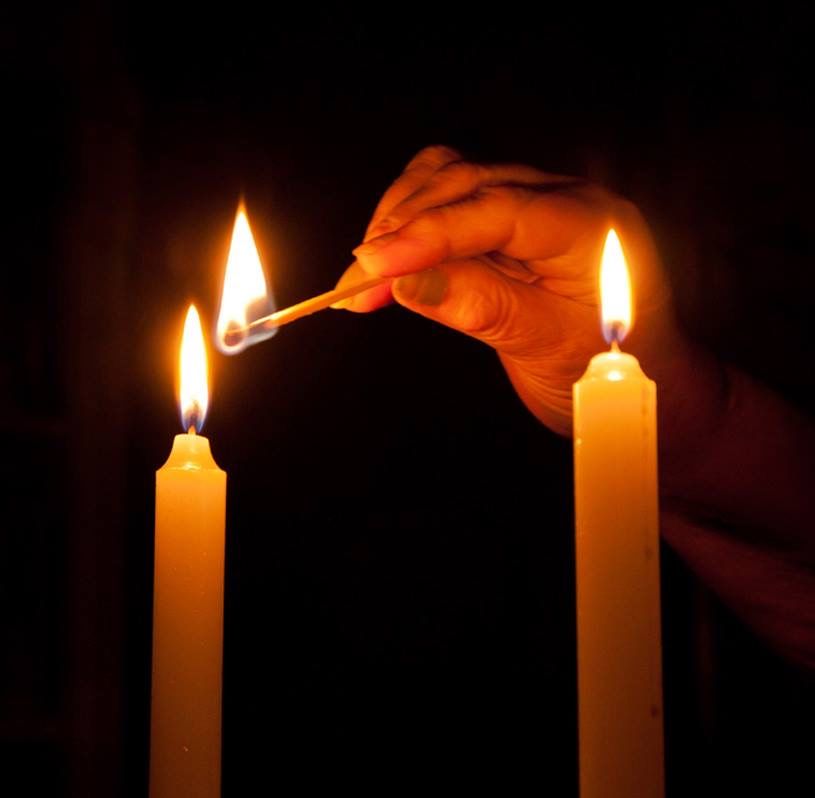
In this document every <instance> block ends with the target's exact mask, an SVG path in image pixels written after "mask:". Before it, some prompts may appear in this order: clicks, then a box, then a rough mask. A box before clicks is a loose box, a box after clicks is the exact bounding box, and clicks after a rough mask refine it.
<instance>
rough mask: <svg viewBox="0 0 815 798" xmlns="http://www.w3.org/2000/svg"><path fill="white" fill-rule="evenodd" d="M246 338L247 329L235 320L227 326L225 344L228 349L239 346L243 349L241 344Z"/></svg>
mask: <svg viewBox="0 0 815 798" xmlns="http://www.w3.org/2000/svg"><path fill="white" fill-rule="evenodd" d="M245 338H246V331H245V330H244V329H243V328H242V327H239V326H238V325H237V324H235V323H234V322H231V323H230V324H229V326H228V327H227V328H226V332H224V346H225V347H228V349H236V348H237V347H241V349H243V347H242V346H241V344H242V343H243V342H244V340H245Z"/></svg>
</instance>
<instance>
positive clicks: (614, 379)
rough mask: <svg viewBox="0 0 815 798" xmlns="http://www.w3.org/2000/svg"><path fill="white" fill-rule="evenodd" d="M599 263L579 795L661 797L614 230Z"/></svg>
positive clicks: (649, 618) (653, 583)
mask: <svg viewBox="0 0 815 798" xmlns="http://www.w3.org/2000/svg"><path fill="white" fill-rule="evenodd" d="M601 271H602V277H601V284H602V295H603V296H602V299H603V326H604V329H605V330H606V333H607V337H608V338H609V339H610V340H611V342H612V344H611V345H612V349H611V351H609V352H607V353H604V354H600V355H597V356H595V357H594V358H592V360H591V362H590V363H589V367H588V369H587V370H586V373H585V374H584V375H583V377H582V379H581V380H580V381H579V382H577V383H576V384H575V386H574V458H575V522H576V532H577V534H576V547H575V557H576V565H577V659H578V680H577V682H578V707H579V711H578V727H579V742H580V751H579V753H580V795H581V798H633V796H637V798H660V797H661V796H662V795H663V794H664V781H665V779H664V765H663V729H662V726H663V723H662V655H661V651H662V647H661V631H660V594H659V519H658V500H657V438H656V434H657V426H656V424H657V422H656V386H655V384H654V383H653V382H652V381H651V380H649V379H648V377H646V376H645V374H644V373H643V372H642V369H641V368H640V365H639V363H638V361H637V359H636V358H635V357H633V356H632V355H629V354H625V353H623V352H620V351H619V347H618V341H620V340H621V339H622V337H623V336H624V333H625V331H626V329H627V328H628V326H629V325H630V305H631V300H630V288H629V285H628V274H627V269H626V265H625V259H624V256H623V252H622V247H621V246H620V242H619V240H618V238H617V236H616V234H615V233H614V231H613V230H612V231H610V232H609V235H608V238H607V239H606V246H605V249H604V252H603V264H602V268H601Z"/></svg>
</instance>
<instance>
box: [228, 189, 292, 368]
mask: <svg viewBox="0 0 815 798" xmlns="http://www.w3.org/2000/svg"><path fill="white" fill-rule="evenodd" d="M274 310H275V307H274V298H273V297H272V295H271V293H270V292H269V291H268V289H267V287H266V277H265V276H264V274H263V267H262V266H261V263H260V255H258V250H257V247H256V246H255V239H254V238H253V236H252V230H251V228H250V227H249V219H248V217H247V216H246V208H245V207H244V205H243V203H241V204H240V205H239V206H238V212H237V214H236V215H235V226H234V228H233V229H232V243H231V245H230V247H229V257H228V258H227V261H226V272H225V274H224V287H223V292H222V293H221V307H220V309H219V311H218V321H217V323H216V326H215V341H216V344H217V346H218V348H219V349H220V350H221V352H223V353H224V354H225V355H236V354H237V353H238V352H242V351H243V350H244V349H246V347H247V346H249V344H252V343H256V342H257V341H259V340H263V339H266V338H270V337H271V336H272V335H274V334H275V333H276V332H277V329H276V328H272V329H271V330H267V329H261V330H256V331H255V330H253V331H252V333H251V334H242V335H236V334H235V331H241V330H242V329H243V328H245V327H246V326H247V325H248V324H249V323H250V322H252V321H255V320H256V319H259V318H261V317H262V316H268V315H269V314H271V313H273V312H274ZM230 333H231V334H230Z"/></svg>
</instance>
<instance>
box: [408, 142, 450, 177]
mask: <svg viewBox="0 0 815 798" xmlns="http://www.w3.org/2000/svg"><path fill="white" fill-rule="evenodd" d="M460 158H461V155H459V153H458V152H457V151H456V150H454V149H453V148H452V147H447V146H445V145H443V144H433V145H431V146H429V147H425V148H424V149H422V150H420V151H419V152H418V153H417V154H416V155H415V156H413V158H412V159H411V161H410V163H409V164H408V165H407V167H406V169H405V171H406V172H409V171H413V170H415V169H438V168H439V167H440V166H443V165H444V164H446V163H449V162H450V161H456V160H459V159H460Z"/></svg>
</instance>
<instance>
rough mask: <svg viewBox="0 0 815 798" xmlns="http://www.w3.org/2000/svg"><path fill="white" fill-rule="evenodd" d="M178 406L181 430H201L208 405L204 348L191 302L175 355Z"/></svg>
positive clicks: (196, 313) (199, 327) (195, 311)
mask: <svg viewBox="0 0 815 798" xmlns="http://www.w3.org/2000/svg"><path fill="white" fill-rule="evenodd" d="M179 374H180V380H179V397H178V398H179V402H178V403H179V408H180V410H181V423H182V425H183V427H184V431H185V432H188V431H191V430H193V429H194V430H195V431H196V432H200V431H201V427H203V426H204V417H205V416H206V414H207V407H208V405H209V386H208V384H207V350H206V348H205V346H204V333H203V332H202V330H201V319H200V318H199V317H198V311H197V310H196V309H195V305H190V307H189V310H188V311H187V318H186V319H185V321H184V334H183V336H182V338H181V357H180V359H179Z"/></svg>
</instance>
